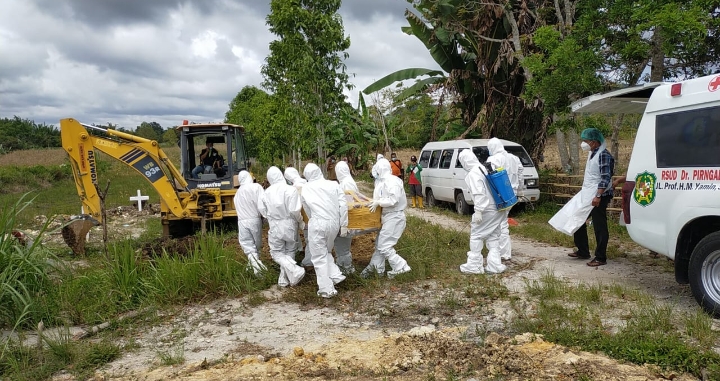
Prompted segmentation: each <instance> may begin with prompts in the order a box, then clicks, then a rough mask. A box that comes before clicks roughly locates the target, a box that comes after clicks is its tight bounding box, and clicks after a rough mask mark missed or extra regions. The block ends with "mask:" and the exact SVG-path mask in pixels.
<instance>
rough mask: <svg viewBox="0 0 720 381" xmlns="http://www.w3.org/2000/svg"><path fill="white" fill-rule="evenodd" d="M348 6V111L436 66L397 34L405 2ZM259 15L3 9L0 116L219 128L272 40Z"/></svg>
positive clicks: (162, 4) (175, 6)
mask: <svg viewBox="0 0 720 381" xmlns="http://www.w3.org/2000/svg"><path fill="white" fill-rule="evenodd" d="M358 1H362V0H350V1H346V3H347V5H343V7H344V8H343V9H341V14H343V17H344V20H343V22H344V26H345V32H346V34H347V35H349V36H350V39H351V43H352V45H351V48H350V50H349V54H350V58H349V59H348V60H347V62H346V64H347V66H348V72H349V73H354V74H355V76H354V77H351V79H350V81H351V82H352V83H353V84H354V85H355V86H356V88H355V89H354V90H353V91H352V92H347V95H348V96H349V97H350V99H351V100H352V101H353V104H355V103H356V101H357V92H358V91H359V90H362V89H363V88H365V87H366V86H367V85H369V84H370V83H372V82H373V81H375V80H377V79H379V78H381V77H383V76H385V75H386V74H389V73H390V72H393V71H396V70H398V69H402V68H408V67H431V68H434V67H437V66H436V65H435V64H434V62H433V61H432V59H431V58H430V56H429V54H428V53H427V50H426V49H425V47H424V46H423V45H422V43H420V42H419V41H417V39H415V38H414V37H411V36H407V35H405V34H403V33H402V32H401V31H400V27H401V26H402V25H404V24H406V22H405V20H404V18H403V14H402V13H401V12H402V10H403V9H404V6H405V5H407V3H406V2H405V1H404V0H388V1H385V0H383V1H380V2H377V1H376V5H377V7H375V8H374V9H373V11H372V12H369V11H366V10H365V8H363V7H360V6H359V3H358ZM373 1H375V0H373ZM385 5H387V7H384V6H385ZM268 10H269V6H267V5H266V4H262V3H259V2H257V0H242V1H241V0H222V1H217V2H203V1H191V0H172V1H171V0H165V1H153V2H146V1H134V0H133V1H130V0H128V1H114V0H113V1H110V0H103V2H97V1H95V2H92V4H89V3H87V2H84V1H79V0H66V1H63V2H58V1H54V0H53V1H50V0H3V1H2V2H0V52H2V59H0V117H12V116H13V115H18V116H20V117H22V118H28V119H33V120H35V121H36V122H45V123H49V124H57V123H58V120H59V119H60V118H65V117H74V118H76V119H78V120H81V121H83V122H85V123H107V122H111V123H115V124H119V125H121V126H124V127H126V128H134V127H135V126H138V125H139V124H140V123H141V122H143V121H157V122H159V123H160V124H161V125H163V126H164V127H169V126H172V125H175V124H178V123H179V122H180V121H181V120H183V119H189V120H193V121H201V122H202V121H220V120H222V119H223V118H224V114H225V112H226V111H227V107H228V103H230V101H231V100H232V99H233V98H234V96H235V95H236V94H237V92H238V91H240V90H241V89H242V88H243V87H244V86H248V85H253V86H260V84H261V82H262V76H261V74H260V70H261V67H262V65H263V63H264V60H265V57H266V56H267V55H268V44H269V43H270V41H272V40H273V39H274V38H275V36H273V35H272V34H271V33H270V32H269V31H268V28H267V25H266V24H265V17H266V15H265V14H264V13H262V12H267V11H268Z"/></svg>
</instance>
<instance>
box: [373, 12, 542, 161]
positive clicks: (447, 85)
mask: <svg viewBox="0 0 720 381" xmlns="http://www.w3.org/2000/svg"><path fill="white" fill-rule="evenodd" d="M545 3H546V2H545V1H541V0H538V1H532V0H531V1H527V0H526V1H513V0H511V1H503V0H494V1H486V2H467V1H464V0H419V1H411V4H412V5H413V6H414V8H415V12H417V13H418V14H420V15H422V18H421V16H418V15H417V14H416V13H415V12H412V11H410V10H407V11H406V13H405V16H406V19H407V21H408V23H409V26H407V27H404V28H403V31H404V32H405V33H408V34H410V35H413V36H415V37H416V38H418V39H419V40H420V41H421V42H423V44H424V45H425V47H426V48H427V49H428V51H429V53H430V55H431V57H432V58H433V59H434V60H435V62H436V63H437V64H438V66H440V68H441V69H442V72H438V71H435V70H430V69H418V68H413V69H404V70H399V71H397V72H395V73H392V74H390V75H388V76H386V77H384V78H382V79H380V80H378V81H376V82H375V83H373V84H372V85H370V86H368V87H367V88H366V89H364V90H363V92H364V93H366V94H367V93H370V92H373V91H377V90H378V89H380V88H382V87H386V86H390V85H392V84H393V83H394V82H397V81H402V80H409V79H416V80H417V79H418V78H420V77H426V78H424V79H421V80H418V81H417V82H416V83H415V84H414V85H413V86H411V87H409V88H408V90H406V91H405V93H404V94H403V95H408V96H409V95H411V94H413V93H417V92H419V91H429V90H436V89H440V90H442V91H443V96H444V97H445V98H448V99H451V100H452V106H453V107H454V108H456V109H457V110H459V116H460V122H461V123H462V126H464V130H463V129H462V128H460V129H459V130H456V132H455V133H456V134H457V135H455V137H458V138H465V137H468V138H470V137H491V136H498V137H503V138H508V139H511V140H515V141H519V142H521V143H522V144H523V145H526V146H527V147H530V148H531V151H532V154H533V156H534V157H536V158H537V157H538V156H539V155H540V153H541V152H542V150H543V146H544V139H545V127H546V125H545V123H544V120H543V115H542V112H541V109H542V102H541V101H540V100H538V99H535V100H533V101H532V102H526V101H525V100H524V99H523V98H522V94H523V92H524V85H525V83H526V82H527V81H528V80H530V79H531V78H532V73H530V72H529V71H526V70H524V69H523V67H522V65H521V62H522V60H523V58H524V56H525V54H527V52H531V51H532V49H533V45H532V39H531V38H527V36H530V35H532V33H533V32H534V30H535V29H536V28H537V27H538V26H540V25H543V24H544V23H545V22H546V20H544V19H543V18H542V17H548V16H546V15H547V12H541V9H540V8H541V7H544V6H546V5H545ZM434 135H435V133H434V131H433V138H434ZM447 135H448V134H445V137H449V136H447Z"/></svg>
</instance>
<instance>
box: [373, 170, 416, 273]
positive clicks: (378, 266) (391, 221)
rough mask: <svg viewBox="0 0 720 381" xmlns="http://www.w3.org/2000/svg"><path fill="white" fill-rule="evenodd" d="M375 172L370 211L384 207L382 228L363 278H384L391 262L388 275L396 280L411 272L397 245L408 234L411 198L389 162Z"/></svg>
mask: <svg viewBox="0 0 720 381" xmlns="http://www.w3.org/2000/svg"><path fill="white" fill-rule="evenodd" d="M374 168H375V170H376V172H377V178H376V180H375V189H374V191H373V201H372V202H371V203H370V211H371V212H374V211H375V209H376V208H377V207H378V206H380V207H382V217H381V223H382V227H381V228H380V232H378V235H377V238H376V240H375V252H374V253H373V255H372V258H371V259H370V264H368V266H367V267H366V268H365V269H364V270H363V271H362V276H363V277H369V276H371V275H372V273H373V271H374V272H376V273H377V274H378V275H381V276H382V275H383V274H384V273H385V261H386V260H387V261H388V262H389V263H390V267H391V269H392V270H390V271H388V277H394V276H395V275H398V274H402V273H406V272H408V271H410V270H411V269H410V266H408V263H407V261H406V260H405V259H404V258H403V257H401V256H400V255H398V253H397V252H396V251H395V244H397V242H398V240H399V239H400V236H402V233H403V231H405V223H406V219H405V208H406V207H407V197H406V196H405V188H404V186H403V181H402V180H400V178H399V177H397V176H393V174H392V170H391V169H390V162H389V161H387V159H384V158H381V159H379V160H378V162H377V163H376V164H375V167H374Z"/></svg>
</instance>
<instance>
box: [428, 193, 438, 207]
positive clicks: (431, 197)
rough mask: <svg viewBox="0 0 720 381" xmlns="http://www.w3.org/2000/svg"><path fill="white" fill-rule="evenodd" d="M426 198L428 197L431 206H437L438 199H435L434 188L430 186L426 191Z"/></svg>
mask: <svg viewBox="0 0 720 381" xmlns="http://www.w3.org/2000/svg"><path fill="white" fill-rule="evenodd" d="M425 198H427V203H428V206H429V207H433V206H437V200H436V199H435V195H434V194H433V191H432V189H430V188H428V189H427V190H426V191H425Z"/></svg>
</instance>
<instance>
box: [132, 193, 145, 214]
mask: <svg viewBox="0 0 720 381" xmlns="http://www.w3.org/2000/svg"><path fill="white" fill-rule="evenodd" d="M137 191H138V195H137V196H133V197H130V201H137V204H138V212H142V202H143V201H147V200H149V199H150V196H143V195H141V194H140V189H138V190H137Z"/></svg>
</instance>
